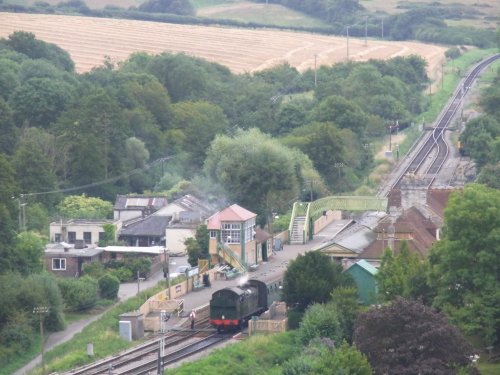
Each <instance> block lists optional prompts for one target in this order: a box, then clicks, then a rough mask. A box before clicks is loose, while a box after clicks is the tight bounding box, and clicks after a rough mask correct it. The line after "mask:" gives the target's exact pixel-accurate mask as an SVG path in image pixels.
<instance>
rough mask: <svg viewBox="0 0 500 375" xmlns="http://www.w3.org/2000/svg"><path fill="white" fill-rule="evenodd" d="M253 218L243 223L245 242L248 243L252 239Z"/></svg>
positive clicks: (253, 231) (253, 230)
mask: <svg viewBox="0 0 500 375" xmlns="http://www.w3.org/2000/svg"><path fill="white" fill-rule="evenodd" d="M254 228H255V218H253V219H251V220H248V221H246V222H245V242H250V241H252V240H253V238H254V233H255V229H254Z"/></svg>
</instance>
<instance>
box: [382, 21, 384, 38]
mask: <svg viewBox="0 0 500 375" xmlns="http://www.w3.org/2000/svg"><path fill="white" fill-rule="evenodd" d="M382 39H384V19H383V18H382Z"/></svg>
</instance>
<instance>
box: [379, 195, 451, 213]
mask: <svg viewBox="0 0 500 375" xmlns="http://www.w3.org/2000/svg"><path fill="white" fill-rule="evenodd" d="M455 190H456V189H429V190H427V196H426V202H425V203H426V204H427V206H428V207H429V209H430V210H432V212H434V213H435V214H436V215H437V216H439V217H440V218H441V219H442V218H443V217H444V209H445V208H446V205H447V204H448V199H449V197H450V194H451V193H452V192H453V191H455ZM387 198H388V207H391V206H394V207H401V204H402V203H401V190H400V189H392V190H391V191H390V192H389V195H388V197H387ZM422 204H423V202H422Z"/></svg>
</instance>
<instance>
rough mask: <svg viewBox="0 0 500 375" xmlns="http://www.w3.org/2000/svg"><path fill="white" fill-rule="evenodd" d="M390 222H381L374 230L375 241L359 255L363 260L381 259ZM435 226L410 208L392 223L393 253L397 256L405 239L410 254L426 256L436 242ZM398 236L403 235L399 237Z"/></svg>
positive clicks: (415, 209)
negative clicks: (393, 233) (393, 235)
mask: <svg viewBox="0 0 500 375" xmlns="http://www.w3.org/2000/svg"><path fill="white" fill-rule="evenodd" d="M391 225H392V223H391V221H390V220H389V218H388V219H386V220H383V221H382V222H381V223H380V224H379V225H378V226H377V227H376V228H375V230H374V232H375V233H376V234H377V239H375V240H374V241H373V242H372V243H370V244H369V245H368V246H367V247H366V248H365V249H364V250H363V252H362V253H361V254H360V257H361V258H364V259H381V258H382V255H383V253H384V249H385V248H386V247H387V244H388V237H387V233H389V230H390V226H391ZM436 229H437V227H436V225H435V224H434V223H433V222H432V220H430V219H429V218H426V217H425V216H424V215H423V214H422V213H421V212H420V211H419V210H418V209H417V208H415V207H410V208H409V209H407V210H405V211H404V212H403V213H402V215H400V216H399V217H398V218H396V220H395V222H394V231H395V239H394V249H393V251H394V253H395V254H398V253H399V249H400V246H401V243H402V241H403V238H407V239H406V242H407V244H408V248H409V250H410V251H411V252H414V253H417V254H419V255H420V256H422V257H425V256H427V254H428V252H429V250H430V248H431V246H432V244H433V243H434V242H435V241H436V237H435V235H434V233H435V232H436ZM398 234H405V236H399V237H400V239H398V238H397V237H398Z"/></svg>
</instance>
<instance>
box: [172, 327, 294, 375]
mask: <svg viewBox="0 0 500 375" xmlns="http://www.w3.org/2000/svg"><path fill="white" fill-rule="evenodd" d="M295 337H296V335H295V333H294V331H289V332H286V333H279V334H274V335H267V336H265V335H258V336H252V337H251V338H249V339H248V340H245V341H242V342H239V343H236V344H228V345H226V346H225V347H224V349H217V350H215V351H214V352H212V353H211V354H210V356H208V357H205V358H202V359H200V360H198V361H193V362H189V363H187V364H185V365H182V366H180V367H178V368H175V369H169V370H167V372H166V373H167V374H175V375H191V374H203V375H220V374H231V375H247V374H267V375H278V374H282V368H281V365H282V364H283V363H284V362H286V361H287V360H289V359H290V358H292V357H294V356H296V355H298V354H299V353H298V352H299V350H300V345H297V342H296V339H295Z"/></svg>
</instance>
